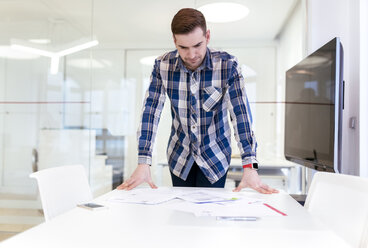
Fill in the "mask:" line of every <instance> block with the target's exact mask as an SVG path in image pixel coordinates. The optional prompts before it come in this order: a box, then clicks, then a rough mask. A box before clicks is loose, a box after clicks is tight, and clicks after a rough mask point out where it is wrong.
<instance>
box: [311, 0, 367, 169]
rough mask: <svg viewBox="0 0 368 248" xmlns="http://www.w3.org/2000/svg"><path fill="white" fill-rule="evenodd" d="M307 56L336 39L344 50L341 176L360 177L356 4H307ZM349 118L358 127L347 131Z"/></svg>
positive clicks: (330, 0)
mask: <svg viewBox="0 0 368 248" xmlns="http://www.w3.org/2000/svg"><path fill="white" fill-rule="evenodd" d="M307 18H308V27H307V37H308V38H307V52H308V54H310V53H312V52H313V51H315V50H316V49H318V48H319V47H320V46H322V45H323V44H325V43H326V42H328V41H329V40H331V39H332V38H334V37H336V36H338V37H340V38H341V42H342V44H343V47H344V79H345V82H346V86H345V110H344V114H343V135H342V136H343V137H342V140H343V141H342V150H343V153H342V167H343V169H342V172H343V173H347V174H352V175H359V81H360V79H359V70H360V69H359V56H360V48H359V31H360V30H359V1H350V0H324V1H320V0H308V1H307ZM351 118H356V120H357V122H356V124H357V126H356V127H355V128H354V129H353V128H350V127H349V121H350V119H351Z"/></svg>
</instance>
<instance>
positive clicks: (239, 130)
mask: <svg viewBox="0 0 368 248" xmlns="http://www.w3.org/2000/svg"><path fill="white" fill-rule="evenodd" d="M229 75H230V76H229V79H228V92H227V94H228V97H229V101H228V103H229V104H228V108H229V112H230V116H231V121H232V124H233V128H234V136H235V140H236V141H237V143H238V147H239V151H240V154H241V158H242V163H243V165H246V164H255V163H258V161H257V159H256V149H257V142H256V139H255V135H254V132H253V130H252V123H251V110H250V108H249V103H248V98H247V95H246V91H245V82H244V78H243V76H242V75H241V70H240V67H239V64H238V62H237V60H236V59H234V61H233V64H232V66H231V70H230V74H229Z"/></svg>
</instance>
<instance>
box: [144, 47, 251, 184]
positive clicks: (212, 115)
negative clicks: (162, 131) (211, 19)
mask: <svg viewBox="0 0 368 248" xmlns="http://www.w3.org/2000/svg"><path fill="white" fill-rule="evenodd" d="M166 95H167V96H168V98H169V99H170V103H171V115H172V127H171V134H170V138H169V143H168V147H167V157H168V163H169V167H170V170H171V172H172V173H173V174H174V175H176V176H178V177H180V178H181V179H183V180H186V178H187V176H188V174H189V171H190V169H191V167H192V165H193V163H194V161H195V162H196V163H197V164H198V166H199V167H200V168H201V170H202V171H203V173H204V175H205V176H206V177H207V178H208V180H209V181H210V182H211V183H215V182H216V181H217V180H219V179H220V178H221V177H222V176H224V175H225V173H226V171H227V169H228V168H229V163H230V159H231V146H230V142H231V140H230V135H231V131H230V127H229V119H228V110H229V113H230V117H231V120H232V124H233V127H234V132H235V133H234V135H235V139H236V141H237V142H238V147H239V149H240V154H241V157H242V163H243V164H251V163H252V164H253V163H257V160H256V140H255V137H254V133H253V131H252V128H251V112H250V108H249V104H248V99H247V96H246V92H245V84H244V78H243V76H242V75H241V72H240V66H239V64H238V61H237V59H236V58H235V57H234V56H231V55H229V54H228V53H226V52H220V51H215V50H212V49H208V48H207V52H206V56H205V59H204V62H203V63H202V65H201V66H200V67H199V68H197V69H196V70H195V71H190V70H188V69H187V68H186V67H185V66H184V63H183V61H182V60H181V58H180V56H179V53H178V52H177V51H176V50H175V51H172V52H169V53H166V54H164V55H162V56H160V57H158V58H157V59H156V61H155V65H154V68H153V71H152V75H151V83H150V85H149V88H148V90H147V93H146V97H145V100H144V104H143V113H142V121H141V123H140V126H139V129H138V163H139V164H152V146H153V142H154V139H155V135H156V132H157V127H158V123H159V119H160V115H161V111H162V108H163V105H164V102H165V99H166Z"/></svg>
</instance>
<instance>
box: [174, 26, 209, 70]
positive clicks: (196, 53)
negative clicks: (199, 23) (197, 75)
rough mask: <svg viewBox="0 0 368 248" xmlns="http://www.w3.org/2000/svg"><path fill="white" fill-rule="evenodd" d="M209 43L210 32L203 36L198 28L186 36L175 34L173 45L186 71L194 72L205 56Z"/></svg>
mask: <svg viewBox="0 0 368 248" xmlns="http://www.w3.org/2000/svg"><path fill="white" fill-rule="evenodd" d="M209 41H210V31H209V30H207V32H206V33H205V34H204V33H203V30H202V29H201V28H200V27H197V28H195V29H194V30H193V31H192V32H190V33H188V34H175V35H174V43H175V46H176V49H178V52H179V55H180V57H181V59H182V60H183V61H184V65H185V67H186V68H187V69H189V70H191V71H194V70H196V69H197V68H198V67H199V66H200V65H201V64H202V61H203V59H204V57H205V56H206V51H207V44H208V42H209Z"/></svg>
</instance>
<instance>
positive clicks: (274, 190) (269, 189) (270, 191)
mask: <svg viewBox="0 0 368 248" xmlns="http://www.w3.org/2000/svg"><path fill="white" fill-rule="evenodd" d="M261 187H262V188H263V189H264V190H266V191H267V192H269V194H272V193H279V191H278V190H277V189H274V188H271V187H270V186H268V185H267V184H263V185H262V186H261Z"/></svg>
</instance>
